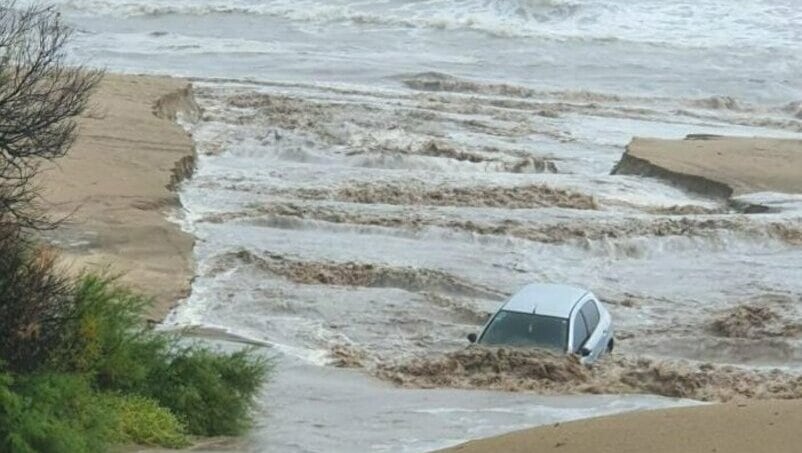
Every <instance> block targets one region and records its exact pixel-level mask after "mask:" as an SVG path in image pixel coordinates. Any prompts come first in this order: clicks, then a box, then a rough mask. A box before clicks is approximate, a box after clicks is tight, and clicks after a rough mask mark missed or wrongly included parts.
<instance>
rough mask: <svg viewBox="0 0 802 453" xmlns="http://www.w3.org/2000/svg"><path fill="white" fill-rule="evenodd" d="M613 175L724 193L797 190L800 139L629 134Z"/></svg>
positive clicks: (801, 189) (800, 189) (801, 185)
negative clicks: (661, 180) (673, 137)
mask: <svg viewBox="0 0 802 453" xmlns="http://www.w3.org/2000/svg"><path fill="white" fill-rule="evenodd" d="M613 174H639V175H643V176H656V177H661V178H664V179H667V180H670V181H672V182H674V183H675V184H678V185H680V186H683V187H685V188H687V189H689V190H693V191H696V192H700V193H704V194H706V195H712V196H720V197H724V198H728V197H731V196H738V195H742V194H746V193H752V192H783V193H802V140H791V139H773V138H746V137H718V136H689V137H688V138H686V139H684V140H666V139H656V138H634V139H633V140H632V141H631V142H630V144H629V145H628V146H627V150H626V153H624V155H623V157H622V158H621V161H620V162H619V163H618V165H617V166H616V168H615V169H614V170H613Z"/></svg>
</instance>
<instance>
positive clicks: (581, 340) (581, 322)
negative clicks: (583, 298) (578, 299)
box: [573, 311, 589, 352]
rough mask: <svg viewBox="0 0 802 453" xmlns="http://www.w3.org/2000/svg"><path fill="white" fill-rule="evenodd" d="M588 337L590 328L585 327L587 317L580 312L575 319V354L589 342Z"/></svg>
mask: <svg viewBox="0 0 802 453" xmlns="http://www.w3.org/2000/svg"><path fill="white" fill-rule="evenodd" d="M588 336H589V335H588V327H587V326H586V325H585V317H584V316H583V315H582V312H581V311H580V312H579V313H577V314H576V317H575V318H574V337H573V344H574V352H577V351H579V349H580V348H581V347H582V346H583V345H584V344H585V341H587V339H588Z"/></svg>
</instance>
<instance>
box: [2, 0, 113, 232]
mask: <svg viewBox="0 0 802 453" xmlns="http://www.w3.org/2000/svg"><path fill="white" fill-rule="evenodd" d="M70 33H71V32H70V29H69V28H68V27H67V26H66V25H65V24H64V23H63V22H62V21H61V19H60V17H59V13H58V12H57V11H56V10H55V9H53V8H51V7H43V6H37V5H33V6H25V7H18V5H17V4H16V3H15V2H10V3H5V4H4V5H0V225H4V226H9V225H15V226H19V227H23V228H36V229H42V228H49V227H52V226H54V223H53V222H52V221H50V220H49V219H48V218H47V216H46V215H45V214H44V213H43V212H42V211H41V209H37V200H38V191H37V187H36V185H35V184H34V183H33V179H34V177H35V176H36V174H37V173H38V171H39V169H40V166H41V164H42V163H43V162H44V161H48V160H53V159H57V158H59V157H62V156H63V155H64V154H65V153H66V152H67V150H68V149H69V148H70V146H71V145H72V143H73V141H74V140H75V135H76V121H75V118H76V117H77V116H78V115H80V114H81V113H82V112H83V111H84V109H85V108H86V104H87V101H88V98H89V94H90V93H91V92H92V90H93V89H94V87H95V86H96V85H97V83H98V82H99V81H100V78H101V77H102V73H101V71H97V70H89V69H87V68H85V67H82V66H70V65H68V64H67V61H66V60H67V54H66V45H67V42H68V39H69V37H70ZM13 230H14V228H11V229H10V230H6V231H13Z"/></svg>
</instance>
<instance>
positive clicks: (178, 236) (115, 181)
mask: <svg viewBox="0 0 802 453" xmlns="http://www.w3.org/2000/svg"><path fill="white" fill-rule="evenodd" d="M199 114H200V109H199V107H198V106H197V104H195V101H194V98H193V94H192V85H191V84H190V83H189V82H188V81H186V80H183V79H179V78H171V77H166V76H146V75H119V74H106V76H105V77H104V79H103V81H102V82H101V84H100V86H99V87H98V89H97V91H96V92H95V93H93V94H92V97H91V98H90V103H89V107H88V109H87V111H86V112H85V113H84V115H83V116H82V117H81V118H80V120H79V122H78V137H77V140H76V142H75V144H74V145H73V146H72V148H71V149H70V151H69V152H68V153H67V155H66V156H65V157H63V158H61V159H58V160H57V161H56V162H53V163H52V164H48V165H47V166H45V167H43V171H42V174H41V175H40V181H39V184H40V185H41V187H42V199H43V200H44V203H43V208H45V209H46V210H47V211H48V212H49V214H50V215H51V216H52V217H53V218H66V220H65V221H64V223H63V224H62V225H60V226H59V228H57V229H56V230H54V231H49V232H44V233H43V238H44V240H45V241H46V242H49V243H50V244H51V245H53V246H55V247H57V248H59V249H60V250H61V252H62V263H63V265H65V266H67V267H68V268H69V269H70V270H71V271H74V272H81V271H83V270H84V269H87V270H91V271H99V272H109V273H111V274H113V275H117V274H119V275H120V281H121V282H122V283H123V284H125V285H128V286H130V287H131V288H133V289H136V290H139V291H141V292H143V293H144V294H146V295H148V296H150V297H152V298H153V306H152V307H151V308H150V309H149V310H148V312H147V318H148V320H149V321H152V322H161V321H162V320H163V319H164V318H165V317H166V316H167V314H168V313H169V312H170V310H171V309H172V308H173V307H175V306H176V305H177V304H178V303H179V302H180V301H181V300H182V299H185V298H186V297H187V296H188V295H189V292H190V290H191V281H192V278H193V276H194V261H193V255H192V253H193V247H194V242H195V239H194V237H193V236H192V235H191V234H188V233H186V232H184V231H182V229H181V226H180V225H179V224H178V223H176V222H174V221H171V220H170V219H169V217H170V216H171V215H172V214H173V213H174V212H175V211H176V210H177V209H180V208H181V202H180V199H179V195H178V193H177V192H176V189H177V187H178V185H179V184H180V182H181V181H182V180H184V179H186V178H188V177H190V176H191V175H192V172H193V171H194V167H195V158H196V154H195V146H194V143H193V142H192V139H191V137H190V135H189V134H188V133H187V132H186V131H185V130H184V129H183V128H181V126H180V125H179V124H178V123H177V122H176V120H177V119H178V118H179V117H188V118H190V119H192V118H197V117H198V116H199Z"/></svg>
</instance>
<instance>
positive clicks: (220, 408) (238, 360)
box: [147, 346, 269, 436]
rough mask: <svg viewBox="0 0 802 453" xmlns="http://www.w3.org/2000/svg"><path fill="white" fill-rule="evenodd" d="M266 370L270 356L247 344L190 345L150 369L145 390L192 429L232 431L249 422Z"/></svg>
mask: <svg viewBox="0 0 802 453" xmlns="http://www.w3.org/2000/svg"><path fill="white" fill-rule="evenodd" d="M268 370H269V362H268V361H267V360H266V359H263V358H261V357H259V356H257V355H255V354H254V353H253V351H252V350H249V349H244V350H240V351H237V352H233V353H230V354H225V353H221V352H217V351H212V350H209V349H206V348H202V347H197V346H192V347H187V348H182V349H178V350H176V351H175V352H174V353H173V354H172V357H171V359H170V360H169V362H167V363H166V364H165V365H164V367H163V368H161V369H159V370H158V371H157V372H155V373H153V374H152V379H151V380H150V382H149V388H148V390H147V394H148V395H149V396H151V397H153V398H155V399H156V400H157V401H159V403H160V404H161V405H163V406H165V407H167V408H169V409H170V410H172V411H173V413H175V414H178V415H179V416H180V417H182V418H183V420H184V421H185V422H186V424H187V429H188V430H189V432H190V433H192V434H197V435H203V436H217V435H236V434H240V433H242V432H243V431H244V430H245V429H247V428H248V427H249V425H250V422H251V419H250V412H251V410H252V409H253V405H254V397H255V396H256V394H257V392H258V391H259V389H260V388H261V386H262V383H263V382H264V379H265V374H266V373H267V372H268Z"/></svg>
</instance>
